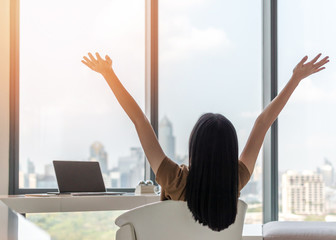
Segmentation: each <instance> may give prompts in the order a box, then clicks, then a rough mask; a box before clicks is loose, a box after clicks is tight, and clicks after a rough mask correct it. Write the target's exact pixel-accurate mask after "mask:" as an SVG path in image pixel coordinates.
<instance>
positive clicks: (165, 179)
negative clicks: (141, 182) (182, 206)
mask: <svg viewBox="0 0 336 240" xmlns="http://www.w3.org/2000/svg"><path fill="white" fill-rule="evenodd" d="M188 173H189V169H188V167H187V166H186V165H181V166H179V165H178V164H177V163H175V162H173V161H172V160H170V159H169V158H168V157H165V158H164V159H163V161H162V162H161V164H160V166H159V169H158V171H157V173H156V182H157V183H158V184H160V185H161V201H162V200H181V201H185V186H186V183H187V176H188ZM250 177H251V174H250V172H249V171H248V169H247V167H246V166H245V164H244V163H243V162H242V161H238V179H239V186H238V189H239V192H240V191H241V190H242V188H243V187H244V186H245V185H246V184H247V182H248V181H249V180H250Z"/></svg>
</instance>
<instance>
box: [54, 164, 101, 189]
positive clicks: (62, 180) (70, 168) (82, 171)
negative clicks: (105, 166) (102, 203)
mask: <svg viewBox="0 0 336 240" xmlns="http://www.w3.org/2000/svg"><path fill="white" fill-rule="evenodd" d="M53 164H54V168H55V174H56V179H57V184H58V189H59V192H60V193H65V192H67V193H68V192H105V191H106V188H105V184H104V181H103V176H102V173H101V170H100V167H99V163H98V162H88V161H53Z"/></svg>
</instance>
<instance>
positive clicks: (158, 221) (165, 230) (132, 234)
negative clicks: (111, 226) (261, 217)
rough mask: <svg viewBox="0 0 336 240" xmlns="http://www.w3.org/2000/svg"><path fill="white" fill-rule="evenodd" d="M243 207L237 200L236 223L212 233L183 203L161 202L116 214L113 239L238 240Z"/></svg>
mask: <svg viewBox="0 0 336 240" xmlns="http://www.w3.org/2000/svg"><path fill="white" fill-rule="evenodd" d="M246 209H247V204H246V203H245V202H243V201H241V200H239V201H238V213H237V217H236V221H235V223H234V224H232V225H231V226H230V227H229V228H227V229H225V230H223V231H221V232H215V231H212V230H211V229H209V228H208V227H207V226H202V225H201V224H199V223H196V222H195V220H194V219H193V217H192V215H191V212H190V211H189V209H188V206H187V203H186V202H182V201H163V202H158V203H153V204H148V205H145V206H142V207H138V208H135V209H132V210H130V211H128V212H126V213H124V214H122V215H120V216H119V217H118V218H117V219H116V221H115V223H116V225H118V226H119V227H120V229H119V230H118V231H117V235H116V240H172V239H174V240H187V239H192V240H201V239H202V240H204V239H206V240H217V239H218V240H219V239H220V240H241V239H242V231H243V225H244V219H245V213H246Z"/></svg>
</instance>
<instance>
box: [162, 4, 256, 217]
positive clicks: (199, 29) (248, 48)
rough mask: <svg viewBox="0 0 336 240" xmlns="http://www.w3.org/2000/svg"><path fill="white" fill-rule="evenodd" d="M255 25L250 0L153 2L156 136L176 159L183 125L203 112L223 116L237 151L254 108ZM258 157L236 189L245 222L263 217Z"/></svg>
mask: <svg viewBox="0 0 336 240" xmlns="http://www.w3.org/2000/svg"><path fill="white" fill-rule="evenodd" d="M242 16H243V17H242ZM261 26H262V25H261V1H257V0H255V1H251V0H244V1H229V0H225V1H219V0H215V1H178V0H169V1H168V0H162V1H160V4H159V27H160V29H159V43H160V44H159V81H160V84H159V96H160V100H159V140H160V143H161V145H162V147H163V149H164V151H165V153H166V154H167V156H169V157H170V158H171V159H173V160H174V161H176V162H177V163H179V164H186V165H188V138H189V134H190V131H191V129H192V127H193V126H194V124H195V123H196V121H197V119H198V118H199V117H200V115H201V114H203V113H206V112H218V113H221V114H223V115H225V116H226V117H228V118H229V119H230V120H231V121H232V122H233V124H234V125H235V127H236V129H237V133H238V138H239V143H240V145H239V147H240V150H242V149H243V147H244V145H245V143H246V140H247V137H248V135H249V133H250V131H251V128H252V125H253V123H254V120H255V119H256V117H257V116H258V113H260V110H261V97H262V93H261V42H262V39H261ZM260 155H261V154H260ZM259 158H260V159H259V160H258V162H257V166H256V169H255V171H254V174H253V176H252V178H251V181H250V183H249V184H248V185H247V186H246V187H245V188H244V189H243V191H242V193H241V198H242V199H243V200H245V201H246V202H247V203H248V204H249V209H248V214H247V216H246V222H247V223H261V222H262V189H261V186H262V171H261V156H260V157H259Z"/></svg>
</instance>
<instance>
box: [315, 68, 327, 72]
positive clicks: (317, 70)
mask: <svg viewBox="0 0 336 240" xmlns="http://www.w3.org/2000/svg"><path fill="white" fill-rule="evenodd" d="M323 69H325V67H321V68H319V69H316V70H315V71H314V73H317V72H319V71H322V70H323Z"/></svg>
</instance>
